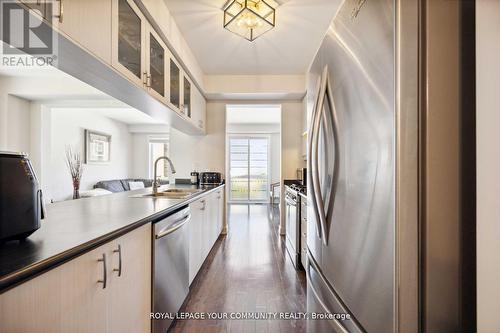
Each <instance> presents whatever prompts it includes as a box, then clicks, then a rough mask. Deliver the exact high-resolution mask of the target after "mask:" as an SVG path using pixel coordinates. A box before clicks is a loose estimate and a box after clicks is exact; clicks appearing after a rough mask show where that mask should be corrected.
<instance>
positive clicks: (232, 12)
mask: <svg viewBox="0 0 500 333" xmlns="http://www.w3.org/2000/svg"><path fill="white" fill-rule="evenodd" d="M275 24H276V10H275V8H273V7H272V6H271V5H270V4H269V3H268V1H266V0H232V1H230V2H229V4H228V5H227V6H226V8H225V9H224V28H226V29H227V30H229V31H231V32H233V33H235V34H237V35H239V36H241V37H243V38H245V39H247V40H249V41H254V40H255V39H256V38H257V37H259V36H262V34H264V33H266V32H267V31H269V30H271V29H272V28H274V26H275Z"/></svg>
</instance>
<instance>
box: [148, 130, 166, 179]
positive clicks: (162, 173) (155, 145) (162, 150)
mask: <svg viewBox="0 0 500 333" xmlns="http://www.w3.org/2000/svg"><path fill="white" fill-rule="evenodd" d="M149 156H150V160H149V165H150V174H149V177H150V178H153V176H154V163H155V161H156V159H157V158H158V157H161V156H168V141H160V140H151V141H150V142H149ZM168 168H169V166H168V163H167V161H165V160H160V161H159V162H158V169H157V176H158V177H160V178H161V179H165V178H168V175H169V174H168V172H170V171H169V169H168Z"/></svg>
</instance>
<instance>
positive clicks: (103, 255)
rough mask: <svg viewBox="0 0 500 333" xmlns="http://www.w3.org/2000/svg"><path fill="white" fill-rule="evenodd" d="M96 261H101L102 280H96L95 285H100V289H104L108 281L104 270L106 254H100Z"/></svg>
mask: <svg viewBox="0 0 500 333" xmlns="http://www.w3.org/2000/svg"><path fill="white" fill-rule="evenodd" d="M97 261H99V262H101V261H102V273H103V274H102V280H98V281H97V283H102V289H106V283H107V281H108V276H107V273H106V272H107V268H106V254H105V253H103V254H102V258H100V259H97Z"/></svg>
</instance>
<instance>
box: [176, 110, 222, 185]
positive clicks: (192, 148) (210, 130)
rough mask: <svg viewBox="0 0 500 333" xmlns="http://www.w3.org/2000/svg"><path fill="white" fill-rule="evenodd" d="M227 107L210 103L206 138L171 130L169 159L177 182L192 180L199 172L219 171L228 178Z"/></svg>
mask: <svg viewBox="0 0 500 333" xmlns="http://www.w3.org/2000/svg"><path fill="white" fill-rule="evenodd" d="M225 129H226V109H225V103H221V102H214V103H212V102H209V103H207V126H206V132H207V135H205V136H190V135H186V134H184V133H182V132H180V131H177V130H176V129H174V128H172V130H171V133H170V158H171V159H172V162H173V163H174V165H175V168H176V169H177V173H176V174H175V177H176V178H189V176H190V175H189V174H190V173H191V171H192V169H193V168H196V169H197V171H218V172H222V173H223V174H225V164H224V161H225V146H226V143H225Z"/></svg>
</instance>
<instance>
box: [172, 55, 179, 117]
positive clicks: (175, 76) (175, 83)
mask: <svg viewBox="0 0 500 333" xmlns="http://www.w3.org/2000/svg"><path fill="white" fill-rule="evenodd" d="M169 102H170V106H171V107H172V108H173V109H174V110H175V111H177V112H181V67H180V66H179V64H178V63H177V61H176V60H175V59H174V58H173V57H171V58H170V62H169Z"/></svg>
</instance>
